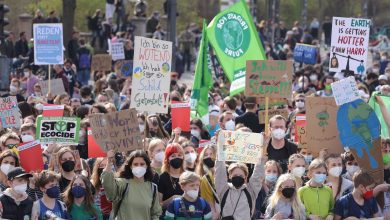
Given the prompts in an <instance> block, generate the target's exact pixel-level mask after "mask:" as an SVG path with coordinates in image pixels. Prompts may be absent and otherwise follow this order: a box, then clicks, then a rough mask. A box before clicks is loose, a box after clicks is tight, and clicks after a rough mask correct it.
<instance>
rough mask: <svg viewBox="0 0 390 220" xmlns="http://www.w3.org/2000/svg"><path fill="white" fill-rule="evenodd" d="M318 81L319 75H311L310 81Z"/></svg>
mask: <svg viewBox="0 0 390 220" xmlns="http://www.w3.org/2000/svg"><path fill="white" fill-rule="evenodd" d="M317 80H318V77H317V75H310V81H312V82H314V81H317Z"/></svg>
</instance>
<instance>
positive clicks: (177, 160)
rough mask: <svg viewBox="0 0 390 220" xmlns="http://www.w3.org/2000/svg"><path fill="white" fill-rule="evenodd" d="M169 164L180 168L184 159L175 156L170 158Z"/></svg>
mask: <svg viewBox="0 0 390 220" xmlns="http://www.w3.org/2000/svg"><path fill="white" fill-rule="evenodd" d="M169 165H171V166H172V167H173V168H174V169H179V168H180V167H181V166H182V165H183V159H181V158H175V159H173V160H170V161H169Z"/></svg>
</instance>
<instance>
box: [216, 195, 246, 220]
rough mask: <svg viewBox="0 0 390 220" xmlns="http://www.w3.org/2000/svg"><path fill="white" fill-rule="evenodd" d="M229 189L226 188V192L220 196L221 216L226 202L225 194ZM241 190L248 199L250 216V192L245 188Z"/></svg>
mask: <svg viewBox="0 0 390 220" xmlns="http://www.w3.org/2000/svg"><path fill="white" fill-rule="evenodd" d="M229 191H230V188H229V189H228V190H226V192H225V193H224V194H223V196H222V200H221V217H222V212H223V208H224V207H225V203H226V199H227V196H228V194H229ZM242 191H243V192H244V194H245V196H246V199H247V200H248V204H249V210H250V216H252V197H251V194H250V193H249V191H248V189H247V188H244V189H243V190H242ZM240 196H241V195H240ZM238 199H240V198H238ZM237 202H238V201H237Z"/></svg>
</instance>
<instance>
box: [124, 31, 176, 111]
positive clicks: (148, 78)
mask: <svg viewBox="0 0 390 220" xmlns="http://www.w3.org/2000/svg"><path fill="white" fill-rule="evenodd" d="M134 41H135V46H134V69H133V81H132V90H131V102H130V107H131V108H135V109H137V110H138V111H141V112H144V111H146V112H149V113H163V114H166V113H168V106H169V91H170V90H169V89H170V86H171V65H172V42H169V41H162V40H156V39H150V38H145V37H138V36H136V37H135V40H134Z"/></svg>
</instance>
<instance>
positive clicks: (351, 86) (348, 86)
mask: <svg viewBox="0 0 390 220" xmlns="http://www.w3.org/2000/svg"><path fill="white" fill-rule="evenodd" d="M331 86H332V92H333V96H334V98H335V100H336V104H337V105H338V106H340V105H342V104H345V103H348V102H352V101H354V100H357V99H360V95H359V90H358V88H357V85H356V81H355V78H354V77H353V76H350V77H348V78H345V79H342V80H340V81H337V82H334V83H332V84H331Z"/></svg>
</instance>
